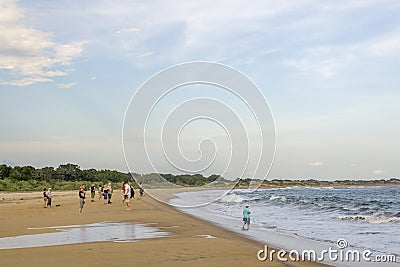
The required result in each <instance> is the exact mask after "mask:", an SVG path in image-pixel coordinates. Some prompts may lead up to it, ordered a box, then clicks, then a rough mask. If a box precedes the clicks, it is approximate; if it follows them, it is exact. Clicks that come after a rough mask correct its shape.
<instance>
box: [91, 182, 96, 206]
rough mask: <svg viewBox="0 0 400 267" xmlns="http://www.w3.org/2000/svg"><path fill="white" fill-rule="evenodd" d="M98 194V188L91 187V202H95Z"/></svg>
mask: <svg viewBox="0 0 400 267" xmlns="http://www.w3.org/2000/svg"><path fill="white" fill-rule="evenodd" d="M95 194H96V186H95V185H94V184H92V186H91V187H90V197H91V198H92V200H91V202H94V195H95Z"/></svg>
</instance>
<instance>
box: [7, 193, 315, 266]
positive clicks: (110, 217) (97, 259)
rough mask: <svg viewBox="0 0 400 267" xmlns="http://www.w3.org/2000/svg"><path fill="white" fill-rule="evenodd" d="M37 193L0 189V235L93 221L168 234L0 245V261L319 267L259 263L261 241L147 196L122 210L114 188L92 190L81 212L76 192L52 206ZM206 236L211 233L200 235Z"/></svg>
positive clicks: (61, 196) (56, 196) (58, 195)
mask: <svg viewBox="0 0 400 267" xmlns="http://www.w3.org/2000/svg"><path fill="white" fill-rule="evenodd" d="M159 195H160V194H159ZM161 195H162V198H163V200H167V199H168V198H169V197H171V194H169V192H168V191H167V190H166V191H165V194H161ZM41 196H42V193H41V192H36V193H0V214H1V216H0V237H9V236H17V235H32V234H39V233H49V232H56V231H57V230H56V229H46V228H43V227H51V226H63V225H81V224H92V223H98V222H135V223H143V224H148V223H150V226H152V227H156V228H159V229H160V230H161V231H166V232H169V235H168V236H167V237H158V238H154V239H145V240H140V241H137V242H122V243H120V242H95V243H82V244H73V245H60V246H51V247H38V248H21V249H6V250H1V249H0V265H1V266H43V265H46V266H52V265H54V266H322V265H321V264H317V263H310V262H278V261H273V262H268V261H266V262H261V261H259V260H258V259H257V252H258V251H259V250H260V249H262V248H263V246H264V244H261V243H258V242H256V241H253V240H249V239H247V238H245V237H243V236H241V235H238V234H235V233H232V232H230V231H228V230H225V229H222V228H219V227H216V226H214V225H212V224H211V223H209V222H206V221H203V220H200V219H197V218H194V217H192V216H190V215H187V214H183V213H181V212H179V211H177V210H175V209H174V208H172V207H170V206H168V205H166V204H164V203H161V202H158V201H156V200H154V199H152V198H151V197H150V196H145V197H143V199H142V200H137V199H135V200H134V201H132V202H131V207H132V210H130V211H127V210H126V206H125V205H123V204H122V195H121V192H119V190H118V191H117V190H116V191H115V193H114V194H113V197H112V204H106V205H104V204H103V201H102V200H98V195H97V192H96V197H95V202H90V192H88V194H87V195H86V196H87V199H86V204H85V207H84V211H83V214H82V215H79V214H78V208H79V199H78V191H76V192H71V191H69V192H53V203H52V204H53V207H51V208H43V199H42V197H41ZM88 196H89V197H88ZM56 205H60V206H58V207H56ZM29 228H41V229H29ZM208 235H209V236H213V237H216V238H205V237H204V236H208Z"/></svg>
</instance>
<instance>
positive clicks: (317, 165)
mask: <svg viewBox="0 0 400 267" xmlns="http://www.w3.org/2000/svg"><path fill="white" fill-rule="evenodd" d="M308 165H310V166H311V167H320V166H322V165H324V163H323V162H321V161H317V162H310V163H309V164H308Z"/></svg>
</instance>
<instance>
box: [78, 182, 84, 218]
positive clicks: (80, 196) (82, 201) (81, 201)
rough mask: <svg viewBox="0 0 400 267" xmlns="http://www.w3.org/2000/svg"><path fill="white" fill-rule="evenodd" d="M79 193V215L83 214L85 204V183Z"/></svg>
mask: <svg viewBox="0 0 400 267" xmlns="http://www.w3.org/2000/svg"><path fill="white" fill-rule="evenodd" d="M78 194H79V215H81V214H82V210H83V206H84V205H85V195H86V192H85V187H84V186H83V185H82V186H81V187H80V188H79V193H78Z"/></svg>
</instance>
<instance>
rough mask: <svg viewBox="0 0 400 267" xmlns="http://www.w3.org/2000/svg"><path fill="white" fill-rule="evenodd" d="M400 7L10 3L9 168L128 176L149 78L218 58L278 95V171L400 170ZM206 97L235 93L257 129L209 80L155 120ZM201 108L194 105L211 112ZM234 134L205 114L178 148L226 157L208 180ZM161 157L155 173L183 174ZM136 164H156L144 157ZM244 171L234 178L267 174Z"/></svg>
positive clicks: (0, 42)
mask: <svg viewBox="0 0 400 267" xmlns="http://www.w3.org/2000/svg"><path fill="white" fill-rule="evenodd" d="M399 13H400V2H399V1H396V0H391V1H390V0H379V1H378V0H364V1H355V0H349V1H319V0H298V1H269V0H266V1H250V2H249V1H232V0H230V1H178V0H176V1H118V0H117V1H105V0H99V1H63V0H60V1H41V0H37V1H23V0H21V1H14V0H0V32H1V34H0V124H1V131H0V164H1V163H5V164H8V165H20V166H22V165H31V166H34V167H37V168H41V167H44V166H55V167H57V166H58V165H59V164H64V163H68V162H72V163H76V164H78V165H80V166H81V168H83V169H87V168H96V169H117V170H120V171H124V172H126V171H128V167H127V164H126V162H125V158H124V149H123V148H124V144H123V142H122V134H123V131H124V130H123V125H124V118H125V114H126V111H127V110H128V105H129V103H130V101H131V99H132V97H133V96H134V95H135V93H137V92H138V90H139V88H140V86H141V85H142V84H143V83H144V82H145V81H147V80H148V79H149V78H150V77H152V76H153V75H155V74H157V73H159V72H160V71H162V70H164V69H166V68H168V67H170V66H174V65H177V64H182V63H185V62H192V61H210V62H216V63H220V64H224V65H227V66H230V67H232V68H234V69H236V70H238V71H239V72H241V73H243V74H244V75H246V76H247V77H248V78H250V79H251V80H252V81H253V82H254V83H255V84H256V85H257V86H258V88H259V90H260V91H261V93H262V94H263V95H264V97H265V99H266V101H267V102H268V105H269V108H270V111H271V114H272V115H273V122H270V123H273V125H274V126H275V134H276V137H271V139H270V141H271V142H273V143H274V144H275V145H276V151H274V153H275V157H274V161H273V164H272V168H271V171H270V173H269V176H268V177H267V178H268V179H273V178H286V179H294V178H299V179H307V178H314V179H328V180H335V179H381V178H392V177H399V176H400V164H398V162H397V161H398V159H399V156H398V153H399V152H398V151H399V149H400V138H399V136H400V120H399V119H398V118H399V115H400V105H399V103H400V88H399V86H400V17H399V16H398V14H399ZM188 88H189V89H188ZM147 94H149V95H150V94H151V89H149V90H148V92H147ZM204 97H206V98H208V99H214V100H215V99H218V100H219V101H220V102H224V101H225V102H226V103H227V105H228V106H229V107H230V108H231V109H232V110H234V111H235V114H239V116H241V117H243V119H242V120H241V122H242V124H245V125H246V127H247V129H248V130H249V132H251V131H252V130H254V129H255V128H254V121H253V122H252V121H251V120H252V117H251V114H250V113H249V110H248V108H246V106H244V105H243V103H242V102H241V101H240V99H237V98H236V99H235V95H232V94H231V93H229V92H228V91H226V90H222V89H221V88H218V87H216V86H210V85H192V86H186V87H182V88H179V90H175V91H173V92H171V93H170V94H169V95H168V96H167V97H166V98H165V99H163V101H160V105H159V106H158V107H157V110H158V112H155V113H154V116H153V117H154V120H153V121H154V122H158V123H160V122H162V121H164V119H165V116H164V117H162V116H163V114H164V115H165V114H167V113H169V112H172V111H173V108H174V106H179V103H183V102H184V101H185V99H186V100H187V99H189V100H190V99H193V98H204ZM145 101H150V100H145ZM179 101H180V102H179ZM196 103H197V102H193V105H192V109H190V108H189V111H190V112H192V111H193V110H194V109H196V111H198V112H200V113H201V112H203V111H204V110H205V109H207V107H204V106H201V105H196ZM207 105H208V104H207ZM129 108H130V109H131V110H132V112H133V115H132V116H135V111H137V110H135V107H129ZM222 109H223V107H222V104H221V105H220V106H218V105H217V107H216V109H215V111H214V114H215V115H216V116H217V115H219V114H221V112H222V111H221V110H222ZM208 111H209V110H208ZM138 113H140V112H138ZM177 114H178V115H179V112H178V113H177ZM232 114H233V113H232ZM249 114H250V115H249ZM181 115H182V113H181ZM127 119H128V120H129V116H128V117H127ZM176 121H178V120H176ZM125 122H126V121H125ZM231 126H232V125H230V126H229V127H231ZM241 126H243V125H241ZM149 127H150V128H149V130H148V133H149V134H154V135H155V136H160V135H161V133H160V132H159V131H161V130H162V129H161V128H160V127H152V128H151V124H149ZM229 127H228V128H229ZM138 128H140V126H138ZM239 128H240V127H239V126H238V129H239ZM229 129H230V130H231V131H233V132H237V131H236V129H235V128H232V127H231V128H229ZM238 131H239V130H238ZM230 135H234V134H233V133H232V132H231V133H228V135H226V131H225V130H224V128H223V127H221V126H219V125H218V124H216V123H215V122H214V121H210V120H205V121H197V120H196V121H194V122H193V123H189V124H188V125H186V126H185V127H184V129H183V130H182V135H181V136H180V138H181V139H179V140H178V143H179V145H180V146H181V147H180V150H179V151H180V152H181V153H182V154H183V155H184V156H185V157H184V158H186V159H188V161H187V162H186V163H187V164H188V165H190V163H191V162H192V161H196V159H198V158H199V157H201V156H202V153H203V152H204V155H206V156H209V157H211V158H206V159H205V160H206V161H208V163H210V164H211V163H215V165H214V166H212V167H211V168H209V169H208V171H205V172H204V174H207V175H208V174H210V173H212V172H219V174H221V173H223V171H221V170H225V169H226V164H227V162H226V159H227V158H229V151H230V150H229V145H230V143H229V142H228V141H229V138H228V137H229V136H230ZM221 136H222V137H221ZM224 136H225V138H224ZM248 138H252V137H251V135H250V137H248ZM204 139H207V140H214V141H212V142H209V143H208V145H207V142H206V143H204V144H203V143H202V142H201V141H202V140H204ZM165 140H170V139H168V138H167V139H165ZM227 140H228V141H227ZM170 142H173V141H166V144H165V145H167V146H168V145H174V144H171V143H170ZM213 142H214V143H213ZM200 143H202V144H201V145H200ZM218 144H219V145H220V147H219V148H218V149H216V148H215V145H218ZM252 144H253V146H257V145H258V142H257V141H255V142H254V143H252ZM202 145H204V147H201V146H202ZM199 146H200V147H199ZM203 149H204V151H203ZM207 149H210V151H211V152H210V153H208V150H207ZM235 149H236V152H238V151H242V147H239V148H238V147H235ZM268 149H269V153H271V150H270V147H268ZM132 152H133V153H135V151H132ZM159 152H160V151H159V150H157V149H154V150H152V146H151V145H150V146H149V151H148V153H150V154H151V153H152V154H153V155H157V153H159ZM218 152H220V154H218ZM245 152H246V151H243V153H245ZM247 152H248V151H247ZM213 153H214V154H216V155H218V157H215V159H216V161H212V160H211V159H212V158H213V156H212V155H213ZM250 153H253V152H250ZM136 157H137V158H141V157H143V158H144V159H148V158H149V157H148V155H142V154H139V153H137V154H136ZM150 158H151V157H150ZM161 158H162V157H161ZM254 158H256V157H255V156H254V155H253V154H251V155H250V159H251V160H252V163H251V164H254ZM164 159H165V158H164ZM129 160H130V159H128V161H129ZM158 160H160V162H159V161H157V160H156V161H155V162H154V164H155V165H157V164H159V166H156V167H157V168H156V170H157V171H160V172H171V173H179V171H178V170H176V169H174V168H172V166H168V164H166V165H165V164H162V162H161V161H162V159H158ZM210 160H211V161H210ZM164 163H165V162H164ZM271 163H272V158H271V157H270V158H269V159H268V160H266V161H264V160H263V162H260V164H261V165H263V166H270V164H271ZM180 164H183V166H184V165H185V162H181V163H180ZM129 166H130V170H131V171H133V172H140V173H146V172H152V171H153V170H152V169H151V168H149V167H148V166H145V165H142V163H141V161H137V162H131V163H129ZM241 168H243V166H241V167H240V168H239V167H238V169H237V170H235V173H242V174H243V175H244V176H251V175H253V174H254V173H256V172H253V171H245V172H244V173H243V172H241V170H242V169H241ZM257 178H265V177H257Z"/></svg>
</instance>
